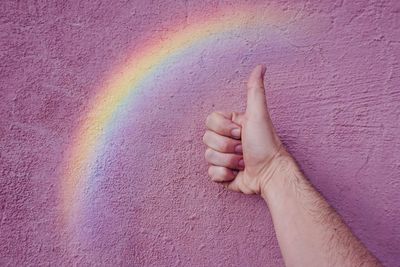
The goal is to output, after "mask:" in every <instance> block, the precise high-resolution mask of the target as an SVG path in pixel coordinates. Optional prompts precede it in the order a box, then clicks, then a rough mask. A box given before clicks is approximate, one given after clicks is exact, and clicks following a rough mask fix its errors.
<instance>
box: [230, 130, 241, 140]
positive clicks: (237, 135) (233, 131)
mask: <svg viewBox="0 0 400 267" xmlns="http://www.w3.org/2000/svg"><path fill="white" fill-rule="evenodd" d="M231 134H232V136H233V137H235V138H240V129H239V128H235V129H233V130H232V131H231Z"/></svg>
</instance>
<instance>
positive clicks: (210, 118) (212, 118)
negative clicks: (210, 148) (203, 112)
mask: <svg viewBox="0 0 400 267" xmlns="http://www.w3.org/2000/svg"><path fill="white" fill-rule="evenodd" d="M216 114H217V113H216V112H212V113H210V114H209V115H208V116H207V118H206V125H210V124H211V123H212V121H213V120H214V118H215V116H216Z"/></svg>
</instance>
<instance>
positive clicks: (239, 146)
mask: <svg viewBox="0 0 400 267" xmlns="http://www.w3.org/2000/svg"><path fill="white" fill-rule="evenodd" d="M235 152H236V153H243V147H242V145H237V146H235Z"/></svg>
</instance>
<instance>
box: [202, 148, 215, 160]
mask: <svg viewBox="0 0 400 267" xmlns="http://www.w3.org/2000/svg"><path fill="white" fill-rule="evenodd" d="M213 154H214V152H213V151H212V149H211V148H207V149H206V152H205V153H204V157H205V158H206V160H207V161H210V160H211V158H212V156H213Z"/></svg>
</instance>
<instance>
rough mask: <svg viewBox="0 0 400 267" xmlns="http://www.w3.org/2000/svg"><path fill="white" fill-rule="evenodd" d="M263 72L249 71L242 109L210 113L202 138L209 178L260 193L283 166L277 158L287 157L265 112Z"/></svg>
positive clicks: (288, 156)
mask: <svg viewBox="0 0 400 267" xmlns="http://www.w3.org/2000/svg"><path fill="white" fill-rule="evenodd" d="M264 74H265V67H264V66H262V65H259V66H257V67H256V68H254V70H253V71H252V73H251V74H250V78H249V80H248V83H247V87H248V90H247V108H246V112H244V113H236V112H214V113H212V114H210V115H209V116H208V117H207V120H206V126H207V130H206V132H205V134H204V137H203V141H204V143H205V144H206V145H207V147H208V148H207V149H206V152H205V158H206V160H207V162H208V163H210V165H211V166H210V167H209V169H208V173H209V175H210V177H211V179H212V180H213V181H215V182H221V183H223V184H224V185H226V186H227V187H228V189H230V190H233V191H238V192H243V193H245V194H260V192H261V190H262V189H263V188H264V187H265V186H266V184H267V183H268V181H269V180H270V179H272V178H273V177H274V176H278V175H279V172H281V171H282V170H284V169H285V168H281V167H282V163H283V162H284V161H282V160H281V159H282V158H291V157H290V155H289V154H288V153H287V152H286V150H285V149H284V148H283V147H282V143H281V141H280V140H279V137H278V136H277V135H276V133H275V130H274V126H273V124H272V121H271V118H270V116H269V113H268V108H267V102H266V98H265V92H264V81H263V80H264Z"/></svg>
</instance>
